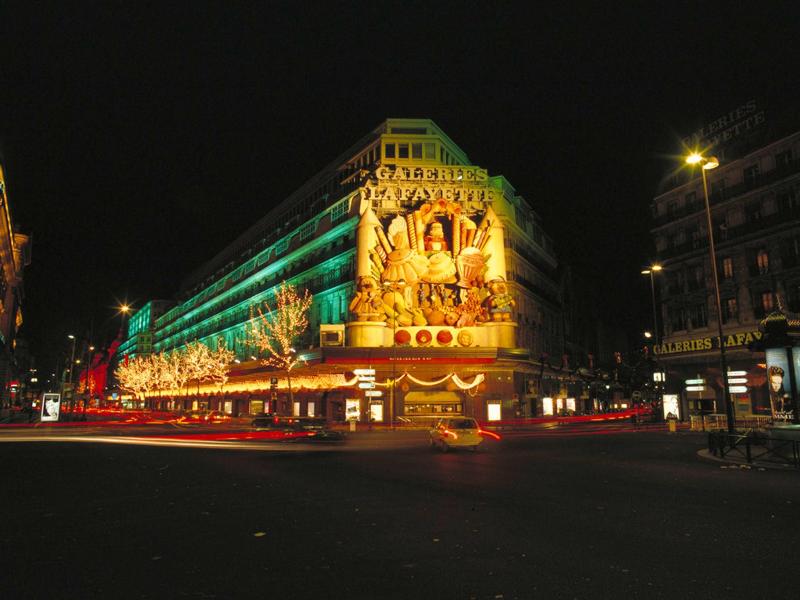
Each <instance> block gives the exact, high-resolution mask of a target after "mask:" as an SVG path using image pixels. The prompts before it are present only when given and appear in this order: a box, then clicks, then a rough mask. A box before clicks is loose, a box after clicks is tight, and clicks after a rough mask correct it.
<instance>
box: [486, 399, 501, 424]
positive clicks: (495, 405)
mask: <svg viewBox="0 0 800 600" xmlns="http://www.w3.org/2000/svg"><path fill="white" fill-rule="evenodd" d="M486 413H487V414H486V418H487V419H488V420H489V421H499V420H500V419H501V418H502V411H501V410H500V403H499V402H491V403H489V404H487V405H486Z"/></svg>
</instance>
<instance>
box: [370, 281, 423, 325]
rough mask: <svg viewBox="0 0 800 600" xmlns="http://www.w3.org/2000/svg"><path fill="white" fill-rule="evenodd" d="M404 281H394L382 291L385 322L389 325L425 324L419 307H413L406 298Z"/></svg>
mask: <svg viewBox="0 0 800 600" xmlns="http://www.w3.org/2000/svg"><path fill="white" fill-rule="evenodd" d="M405 290H406V286H405V283H404V282H394V283H392V284H391V286H390V287H389V289H388V290H386V291H385V292H384V293H383V296H382V297H381V301H382V303H383V312H384V314H385V315H386V324H387V325H389V326H390V327H395V326H398V325H399V326H401V327H408V326H410V325H425V324H426V323H427V321H426V319H425V317H424V316H423V314H422V311H421V310H420V309H415V308H414V307H413V305H412V304H411V303H409V302H408V301H407V299H406V294H405Z"/></svg>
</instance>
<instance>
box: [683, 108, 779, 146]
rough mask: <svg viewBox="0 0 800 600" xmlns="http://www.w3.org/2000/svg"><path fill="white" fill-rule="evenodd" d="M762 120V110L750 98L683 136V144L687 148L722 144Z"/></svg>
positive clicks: (762, 121) (760, 122)
mask: <svg viewBox="0 0 800 600" xmlns="http://www.w3.org/2000/svg"><path fill="white" fill-rule="evenodd" d="M764 121H765V118H764V111H763V110H758V106H757V105H756V101H755V100H750V101H749V102H745V103H744V104H742V105H741V106H739V107H737V108H735V109H733V110H732V111H731V112H729V113H728V114H726V115H723V116H721V117H719V118H718V119H715V120H714V121H712V122H711V123H709V124H707V125H706V126H705V127H701V128H700V129H698V130H697V131H695V132H694V133H693V134H692V135H690V136H688V137H685V138H683V144H684V145H685V146H686V147H688V148H708V147H711V146H714V147H719V146H723V145H725V143H726V142H729V141H730V140H732V139H733V138H736V137H738V136H740V135H742V134H743V133H746V132H747V131H749V130H751V129H754V128H755V127H756V126H758V125H761V124H762V123H764Z"/></svg>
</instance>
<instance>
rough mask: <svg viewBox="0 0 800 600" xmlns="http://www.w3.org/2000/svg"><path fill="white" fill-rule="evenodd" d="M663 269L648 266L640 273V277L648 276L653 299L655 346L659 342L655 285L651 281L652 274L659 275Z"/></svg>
mask: <svg viewBox="0 0 800 600" xmlns="http://www.w3.org/2000/svg"><path fill="white" fill-rule="evenodd" d="M663 269H664V267H662V266H661V265H658V264H656V265H650V267H648V268H647V269H644V270H643V271H642V275H650V297H651V298H652V299H653V334H654V335H655V338H656V346H658V345H659V344H660V343H661V342H660V341H659V337H658V311H657V310H656V284H655V282H654V281H653V274H654V273H659V272H661V271H662V270H663Z"/></svg>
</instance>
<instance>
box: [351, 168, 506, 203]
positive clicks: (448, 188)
mask: <svg viewBox="0 0 800 600" xmlns="http://www.w3.org/2000/svg"><path fill="white" fill-rule="evenodd" d="M488 179H489V177H488V174H487V172H486V170H485V169H481V168H479V167H470V166H460V167H451V166H448V167H400V166H398V167H380V168H378V169H377V170H376V171H375V178H374V179H372V180H368V181H367V182H366V183H365V185H364V186H363V187H362V188H361V197H362V199H363V200H396V201H411V202H416V201H423V202H433V201H434V200H437V199H439V198H444V199H445V200H454V201H457V202H458V201H460V202H463V201H476V202H492V201H494V200H495V199H496V195H497V191H496V190H494V189H492V188H491V187H489V186H488V185H487V184H488Z"/></svg>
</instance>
